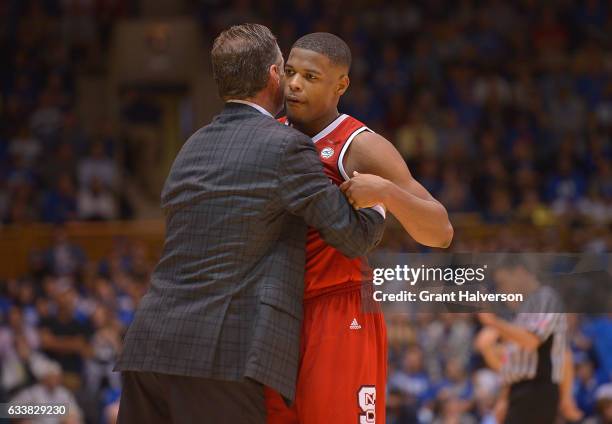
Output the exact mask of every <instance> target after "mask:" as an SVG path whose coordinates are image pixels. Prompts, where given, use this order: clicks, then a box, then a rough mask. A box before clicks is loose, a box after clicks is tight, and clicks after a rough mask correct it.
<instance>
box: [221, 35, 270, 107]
mask: <svg viewBox="0 0 612 424" xmlns="http://www.w3.org/2000/svg"><path fill="white" fill-rule="evenodd" d="M211 61H212V71H213V77H214V79H215V82H216V83H217V89H218V90H219V95H220V96H221V98H222V99H223V100H229V99H245V98H247V97H253V96H254V95H255V94H257V93H258V92H260V91H261V90H262V89H263V88H264V87H265V86H266V84H268V79H269V69H270V66H272V65H274V64H278V65H280V64H281V61H282V55H281V53H280V49H279V48H278V44H277V43H276V37H275V36H274V35H273V34H272V32H270V30H269V29H268V28H267V27H265V26H263V25H259V24H242V25H235V26H232V27H230V28H229V29H226V30H225V31H223V32H222V33H221V34H219V36H217V38H216V39H215V41H214V43H213V47H212V51H211Z"/></svg>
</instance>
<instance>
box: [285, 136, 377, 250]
mask: <svg viewBox="0 0 612 424" xmlns="http://www.w3.org/2000/svg"><path fill="white" fill-rule="evenodd" d="M279 180H280V181H279V193H278V195H279V197H280V199H281V201H282V202H283V205H284V207H285V209H286V210H288V211H290V212H291V213H293V214H295V215H298V216H301V217H302V218H303V219H304V220H305V221H306V223H307V224H308V225H310V226H312V227H314V228H316V229H317V230H319V233H320V234H321V237H322V238H323V240H325V242H326V243H328V244H329V245H331V246H333V247H335V248H336V249H338V250H340V251H341V252H342V253H343V254H344V255H346V256H348V257H357V256H363V255H365V254H366V253H368V252H369V251H370V250H371V249H373V248H374V247H375V246H376V245H377V244H378V243H379V242H380V240H381V238H382V234H383V231H384V221H385V220H384V218H383V217H382V216H381V214H379V213H378V212H376V211H375V210H373V209H360V210H359V211H355V209H353V207H352V206H351V205H350V203H349V202H348V200H347V199H346V197H345V196H344V194H343V193H342V192H341V191H340V189H339V188H338V187H337V186H336V185H335V184H333V183H331V182H330V180H329V178H328V177H327V176H326V175H325V174H324V172H323V165H322V164H321V162H320V160H319V156H318V154H317V150H316V148H315V147H314V145H313V143H312V140H310V139H309V138H308V137H307V136H305V135H302V134H295V135H292V136H290V137H289V138H288V140H287V142H286V144H285V149H284V152H283V157H282V159H281V164H280V169H279Z"/></svg>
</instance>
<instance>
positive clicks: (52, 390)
mask: <svg viewBox="0 0 612 424" xmlns="http://www.w3.org/2000/svg"><path fill="white" fill-rule="evenodd" d="M32 372H33V373H34V376H35V377H36V379H37V380H38V383H37V384H35V385H33V386H31V387H28V388H25V389H23V390H22V391H21V392H19V393H18V394H17V395H16V396H15V397H14V398H12V399H11V403H13V404H16V405H65V406H66V411H67V414H66V416H65V417H61V418H60V417H57V418H55V417H49V416H47V417H44V418H39V419H36V420H34V421H33V422H36V423H39V422H40V423H58V424H59V423H60V422H61V423H65V424H79V423H82V422H84V421H83V418H82V414H81V409H80V408H79V404H78V403H77V401H76V399H75V397H74V396H73V394H72V393H71V392H70V391H69V390H68V389H67V388H66V387H64V386H63V385H62V368H61V366H60V365H59V364H58V363H57V362H54V361H50V360H48V359H46V358H41V359H38V360H36V361H34V363H33V364H32Z"/></svg>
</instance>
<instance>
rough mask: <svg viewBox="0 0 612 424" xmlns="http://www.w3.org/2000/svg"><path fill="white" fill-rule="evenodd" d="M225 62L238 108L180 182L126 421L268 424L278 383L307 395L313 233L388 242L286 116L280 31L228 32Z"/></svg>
mask: <svg viewBox="0 0 612 424" xmlns="http://www.w3.org/2000/svg"><path fill="white" fill-rule="evenodd" d="M212 66H213V74H214V77H215V81H216V83H217V86H218V90H219V93H220V95H221V97H222V98H223V99H224V100H225V101H226V105H225V108H224V109H223V111H222V112H221V114H220V115H219V116H217V117H216V118H215V119H214V120H213V121H212V123H210V124H209V125H207V126H205V127H203V128H201V129H200V130H198V131H197V132H196V133H195V134H194V135H193V136H191V138H190V139H189V140H188V141H187V142H186V143H185V145H184V147H183V148H182V149H181V151H180V153H179V154H178V157H177V158H176V160H175V162H174V164H173V166H172V169H171V171H170V174H169V176H168V179H167V180H166V183H165V186H164V189H163V192H162V208H163V210H164V212H165V215H166V228H167V229H166V231H167V233H166V240H165V245H164V249H163V252H162V255H161V259H160V261H159V263H158V264H157V266H156V268H155V270H154V272H153V275H152V281H151V287H150V289H149V291H148V292H147V294H146V295H145V296H144V297H143V299H142V301H141V302H140V304H139V306H138V310H137V313H136V316H135V318H134V321H133V323H132V325H131V326H130V328H129V330H128V332H127V335H126V337H125V347H124V350H123V352H122V354H121V357H120V359H119V361H118V364H117V367H116V368H117V369H118V370H121V371H122V380H123V392H122V395H121V403H120V409H119V422H120V423H136V422H146V423H148V424H150V423H169V422H172V423H181V422H184V423H187V422H189V423H192V422H198V423H221V422H223V423H251V422H253V423H256V422H257V423H263V422H264V421H265V406H264V394H263V387H264V386H269V387H271V388H272V389H275V390H277V391H278V392H279V393H281V394H282V395H283V396H284V397H285V398H286V399H288V400H292V399H293V397H294V391H295V379H296V374H297V366H298V356H299V355H298V353H299V337H300V325H301V318H302V292H303V278H304V261H305V258H304V256H305V240H306V231H307V226H308V225H310V226H312V227H314V228H317V229H318V230H319V232H320V233H321V235H322V237H323V238H324V239H325V241H326V242H328V243H329V244H331V245H333V246H335V247H336V248H338V249H340V250H341V251H342V252H343V253H344V254H346V255H348V256H359V255H363V254H365V253H366V252H368V251H369V250H370V249H371V248H372V247H374V246H375V245H376V244H377V243H378V241H379V240H380V238H381V236H382V232H383V224H384V219H383V217H382V215H381V214H380V213H378V212H377V211H374V210H372V209H366V210H360V211H358V212H356V211H355V210H353V208H352V207H351V206H350V204H349V203H348V202H347V200H346V199H345V197H344V195H343V194H342V193H341V192H340V190H339V189H338V188H337V187H336V186H335V185H333V184H331V183H330V181H329V180H328V178H327V177H326V176H325V175H324V173H323V168H322V165H321V163H320V160H319V158H318V156H317V153H316V149H315V147H314V145H313V144H312V141H311V140H310V139H309V138H308V137H307V136H305V135H303V134H301V133H299V132H298V131H296V130H293V129H292V128H290V127H288V126H284V125H281V124H279V123H278V122H277V121H276V120H275V119H274V117H273V115H275V114H277V113H278V112H279V111H280V110H281V109H282V105H283V101H284V99H283V74H284V72H283V58H282V55H281V53H280V50H279V48H278V45H277V43H276V39H275V37H274V36H273V35H272V34H271V32H270V31H269V30H268V29H267V28H266V27H264V26H261V25H255V24H244V25H239V26H234V27H231V28H230V29H228V30H226V31H224V32H223V33H221V34H220V35H219V36H218V37H217V39H216V40H215V42H214V45H213V48H212Z"/></svg>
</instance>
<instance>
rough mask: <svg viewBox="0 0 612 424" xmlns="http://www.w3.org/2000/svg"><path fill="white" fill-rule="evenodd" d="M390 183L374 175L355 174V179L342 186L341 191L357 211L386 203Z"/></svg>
mask: <svg viewBox="0 0 612 424" xmlns="http://www.w3.org/2000/svg"><path fill="white" fill-rule="evenodd" d="M388 186H389V181H388V180H386V179H384V178H382V177H379V176H377V175H372V174H360V173H359V172H357V171H355V172H353V178H351V179H350V180H348V181H345V182H344V183H342V185H340V190H342V192H343V193H344V194H345V195H346V197H347V199H348V201H349V203H350V204H351V205H353V207H354V208H355V209H360V208H370V207H372V206H375V205H377V204H380V203H384V201H383V200H384V194H385V192H386V190H387V188H388Z"/></svg>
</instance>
